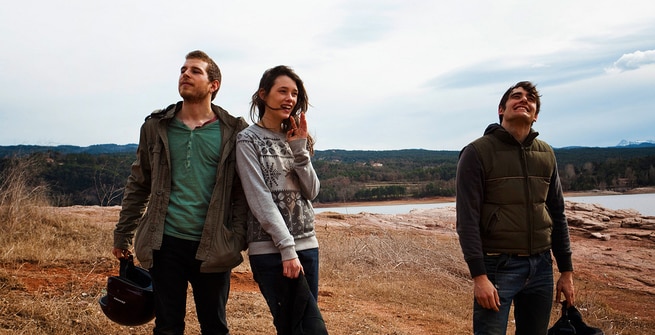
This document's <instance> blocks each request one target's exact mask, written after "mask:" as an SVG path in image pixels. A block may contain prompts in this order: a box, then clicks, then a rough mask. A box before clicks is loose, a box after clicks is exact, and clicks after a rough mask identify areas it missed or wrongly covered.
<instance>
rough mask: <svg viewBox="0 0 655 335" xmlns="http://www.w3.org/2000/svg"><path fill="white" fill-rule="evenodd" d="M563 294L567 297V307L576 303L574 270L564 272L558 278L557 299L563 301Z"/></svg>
mask: <svg viewBox="0 0 655 335" xmlns="http://www.w3.org/2000/svg"><path fill="white" fill-rule="evenodd" d="M562 294H564V299H566V303H567V307H571V306H573V305H575V287H574V286H573V271H565V272H562V273H561V274H560V276H559V280H557V293H556V294H555V300H556V301H557V302H562Z"/></svg>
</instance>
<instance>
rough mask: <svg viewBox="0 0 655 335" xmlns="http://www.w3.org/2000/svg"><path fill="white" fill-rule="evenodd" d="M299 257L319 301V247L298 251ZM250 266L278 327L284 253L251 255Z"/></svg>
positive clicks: (308, 281) (310, 289) (311, 289)
mask: <svg viewBox="0 0 655 335" xmlns="http://www.w3.org/2000/svg"><path fill="white" fill-rule="evenodd" d="M297 253H298V259H299V260H300V263H301V264H302V267H303V270H304V272H305V278H306V279H307V284H308V285H309V291H310V292H311V293H312V296H313V297H314V300H316V301H318V248H314V249H308V250H301V251H297ZM249 260H250V268H251V269H252V275H253V277H254V278H255V281H256V282H257V284H258V285H259V290H260V291H261V292H262V295H263V296H264V299H266V304H267V305H268V308H269V309H270V310H271V315H272V316H273V323H274V324H275V326H276V328H277V327H278V322H276V316H277V315H278V313H279V306H280V299H281V297H280V296H279V293H280V292H281V291H282V290H281V289H280V287H279V285H282V283H283V281H282V279H283V278H284V277H283V276H282V255H280V254H265V255H251V256H249Z"/></svg>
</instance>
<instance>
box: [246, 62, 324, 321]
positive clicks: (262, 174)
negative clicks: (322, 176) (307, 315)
mask: <svg viewBox="0 0 655 335" xmlns="http://www.w3.org/2000/svg"><path fill="white" fill-rule="evenodd" d="M308 106H309V102H308V99H307V92H306V91H305V87H304V84H303V82H302V80H301V79H300V77H298V75H297V74H296V73H295V72H294V71H293V70H292V69H290V68H289V67H286V66H277V67H274V68H271V69H268V70H267V71H266V72H265V73H264V75H263V76H262V78H261V81H260V84H259V88H258V90H257V92H255V93H254V94H253V96H252V101H251V108H250V114H251V118H252V121H253V122H254V124H253V125H251V126H249V127H248V128H246V129H244V130H243V131H242V132H241V133H239V135H238V136H237V167H238V173H239V176H240V178H241V181H242V184H243V189H244V191H245V194H246V198H247V199H248V205H249V207H250V211H249V217H248V236H247V238H248V255H249V259H250V266H251V268H252V272H253V276H254V278H255V280H256V281H257V283H258V284H259V288H260V290H261V292H262V294H263V296H264V298H265V299H266V302H267V303H268V305H269V308H270V309H271V313H272V314H273V318H274V323H275V325H276V327H277V328H278V331H279V330H280V328H279V323H280V320H278V314H279V313H280V311H279V309H280V307H279V306H280V301H279V300H280V299H281V297H280V294H279V293H280V292H283V291H285V290H287V289H288V288H285V287H281V285H285V284H283V283H288V282H289V281H286V280H283V279H284V278H285V277H286V278H291V279H293V278H298V277H299V276H300V274H301V273H302V274H304V277H305V278H306V279H307V283H308V285H309V289H310V291H311V293H312V296H313V298H314V302H313V303H315V302H316V299H317V296H318V240H317V239H316V233H315V230H314V209H313V207H312V204H311V200H313V199H314V198H316V196H317V195H318V192H319V188H320V183H319V180H318V177H317V176H316V172H315V171H314V168H313V166H312V163H311V159H310V156H311V154H312V153H313V148H312V147H313V141H312V138H311V136H309V134H308V132H307V120H306V118H305V112H306V111H307V108H308Z"/></svg>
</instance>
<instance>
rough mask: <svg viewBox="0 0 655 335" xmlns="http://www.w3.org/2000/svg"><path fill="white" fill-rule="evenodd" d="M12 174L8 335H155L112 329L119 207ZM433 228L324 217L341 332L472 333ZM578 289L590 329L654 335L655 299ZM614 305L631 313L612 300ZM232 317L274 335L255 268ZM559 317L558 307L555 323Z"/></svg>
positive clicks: (239, 285)
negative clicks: (111, 280)
mask: <svg viewBox="0 0 655 335" xmlns="http://www.w3.org/2000/svg"><path fill="white" fill-rule="evenodd" d="M17 166H18V165H17ZM19 167H20V166H19ZM19 170H21V171H29V169H28V168H27V167H25V166H22V167H20V169H19ZM14 173H16V171H14ZM2 177H3V178H2V181H3V182H2V188H1V189H0V191H1V193H0V199H1V201H0V219H1V221H0V233H1V234H0V264H1V265H2V266H0V335H2V334H30V335H37V334H48V335H70V334H150V333H152V323H150V324H147V325H144V326H139V327H122V326H119V325H116V324H114V323H112V322H111V321H109V320H108V319H107V318H106V317H105V316H104V315H103V314H102V312H101V310H100V308H99V305H98V299H99V298H100V297H101V296H102V295H104V291H103V290H104V285H105V284H106V278H107V276H109V275H113V274H115V273H117V272H118V269H117V262H116V261H115V260H114V259H112V258H111V255H110V253H109V250H110V248H111V237H112V234H111V231H112V229H113V224H114V222H116V220H117V216H118V211H119V209H118V208H116V207H113V208H112V207H109V208H108V207H73V208H70V207H69V208H54V207H50V206H48V204H47V201H45V200H44V199H45V198H46V197H45V192H43V191H44V190H45V188H43V187H42V186H34V184H32V182H31V181H30V180H29V178H28V177H29V176H28V175H27V174H23V175H22V174H20V173H19V174H14V175H11V178H13V179H11V182H10V181H9V179H7V178H8V177H7V176H2ZM21 178H22V179H21ZM30 185H32V186H30ZM334 222H337V223H338V222H342V223H343V224H335V223H334ZM426 227H429V229H417V228H412V227H402V228H389V227H387V228H383V227H382V226H376V225H371V224H360V223H359V222H357V221H356V219H355V218H354V217H353V216H343V215H338V216H333V217H330V218H326V217H322V218H321V217H319V219H318V227H317V234H318V237H319V240H320V243H321V248H320V251H321V256H320V257H321V282H320V288H319V306H320V307H321V311H322V313H323V317H324V318H325V321H326V324H327V325H328V329H329V330H330V333H331V334H338V335H340V334H374V335H378V334H379V335H382V334H385V335H391V334H394V335H423V334H470V333H471V332H472V331H471V302H472V297H471V281H470V279H469V278H468V273H467V270H466V266H465V264H464V262H463V260H462V258H461V252H460V250H459V245H458V243H457V239H456V237H455V235H454V232H452V230H448V229H438V227H436V226H434V225H430V224H427V223H426ZM576 284H577V288H578V292H579V295H578V300H579V304H578V305H579V307H580V308H581V309H582V310H583V314H584V315H585V320H587V321H588V322H589V323H591V324H594V325H596V326H601V327H603V329H604V330H605V332H606V334H608V335H609V334H634V335H641V334H652V329H654V328H655V320H653V318H644V317H641V318H636V317H635V316H634V311H635V310H637V309H642V310H652V309H653V307H655V306H654V305H655V301H653V297H652V295H648V294H645V295H644V294H643V293H640V292H634V291H624V290H621V289H617V288H612V287H607V286H606V285H605V286H604V285H603V283H599V282H591V281H589V282H586V281H580V280H579V281H577V283H576ZM601 287H602V288H603V289H602V290H599V288H601ZM608 297H615V299H614V300H612V301H623V300H625V301H626V303H627V302H630V303H631V304H632V305H629V306H628V305H620V304H617V303H608ZM617 297H618V298H617ZM227 308H228V321H229V323H230V327H231V330H232V333H233V334H273V333H274V330H273V326H272V320H271V316H270V314H269V312H268V309H267V307H266V303H265V302H264V299H263V298H262V297H261V294H260V293H259V291H258V289H257V287H256V284H255V283H254V282H253V281H252V275H251V273H250V268H249V265H248V262H247V260H246V262H244V264H242V265H240V266H239V267H237V268H236V269H235V270H234V271H233V281H232V292H231V295H230V301H229V303H228V307H227ZM187 312H188V313H187V333H188V334H198V333H199V329H198V325H197V321H196V319H195V312H194V307H193V303H192V302H191V300H189V303H188V308H187ZM558 312H559V311H558V310H557V309H556V308H555V309H554V310H553V314H552V319H553V321H554V320H555V319H556V318H557V317H558ZM512 331H513V330H512V326H511V325H510V333H511V332H512Z"/></svg>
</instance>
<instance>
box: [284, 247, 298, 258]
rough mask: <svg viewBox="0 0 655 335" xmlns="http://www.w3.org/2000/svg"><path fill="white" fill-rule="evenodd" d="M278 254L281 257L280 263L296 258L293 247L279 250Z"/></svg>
mask: <svg viewBox="0 0 655 335" xmlns="http://www.w3.org/2000/svg"><path fill="white" fill-rule="evenodd" d="M280 254H281V255H282V261H288V260H290V259H294V258H298V254H297V253H296V248H295V247H294V246H289V247H286V248H283V249H280Z"/></svg>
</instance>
